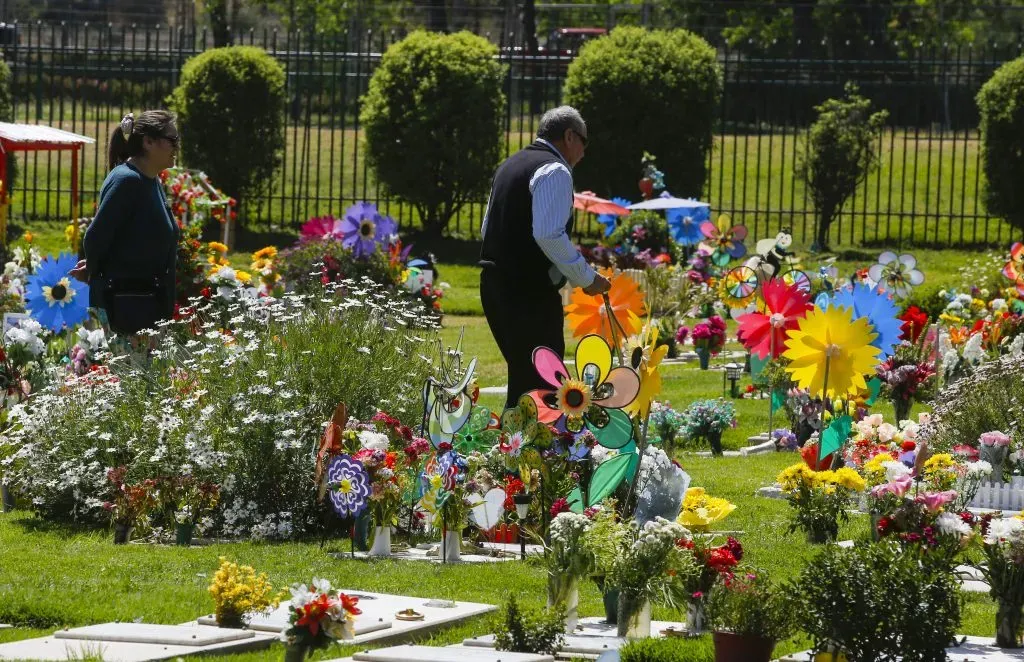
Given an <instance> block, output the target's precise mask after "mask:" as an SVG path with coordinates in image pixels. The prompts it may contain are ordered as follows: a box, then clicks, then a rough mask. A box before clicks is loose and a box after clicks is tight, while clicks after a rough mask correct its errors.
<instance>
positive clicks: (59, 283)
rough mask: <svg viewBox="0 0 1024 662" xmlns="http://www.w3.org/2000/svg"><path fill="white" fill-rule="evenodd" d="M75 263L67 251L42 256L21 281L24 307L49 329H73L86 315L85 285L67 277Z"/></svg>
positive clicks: (87, 291)
mask: <svg viewBox="0 0 1024 662" xmlns="http://www.w3.org/2000/svg"><path fill="white" fill-rule="evenodd" d="M77 262H78V260H77V259H76V258H75V257H74V256H73V255H71V254H70V253H61V254H60V256H58V257H57V258H53V257H50V256H46V257H45V258H43V261H42V262H41V263H40V264H39V267H38V269H36V272H35V273H34V274H32V275H31V276H29V277H28V281H27V282H26V284H25V308H26V309H27V310H28V312H29V314H30V315H32V318H33V319H34V320H36V321H37V322H39V323H40V324H42V325H43V326H45V327H46V328H48V329H50V330H51V331H55V332H58V331H60V330H62V329H63V328H65V327H67V328H69V329H70V328H73V327H75V326H77V325H79V324H81V323H82V322H84V321H85V320H86V318H87V317H88V316H89V286H88V285H86V284H85V283H81V282H79V281H77V280H75V279H74V278H71V277H70V276H68V272H69V271H71V270H72V269H74V268H75V264H76V263H77Z"/></svg>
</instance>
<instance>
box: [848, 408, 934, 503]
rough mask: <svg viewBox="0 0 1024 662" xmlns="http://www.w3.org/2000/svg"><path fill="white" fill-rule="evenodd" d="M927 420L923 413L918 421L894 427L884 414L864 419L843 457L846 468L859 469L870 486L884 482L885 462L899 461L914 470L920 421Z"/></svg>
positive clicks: (854, 429) (853, 430)
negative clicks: (883, 464) (883, 465)
mask: <svg viewBox="0 0 1024 662" xmlns="http://www.w3.org/2000/svg"><path fill="white" fill-rule="evenodd" d="M927 419H928V415H927V414H921V415H920V416H919V417H918V422H914V421H911V420H901V421H900V422H899V424H898V425H893V424H891V423H887V422H886V421H885V419H884V417H883V416H882V415H881V414H871V415H869V416H865V417H864V418H862V419H860V420H859V421H857V422H856V423H855V424H854V426H853V429H852V432H853V439H852V441H851V443H850V444H849V445H848V446H847V448H846V451H845V454H844V459H845V460H846V463H847V465H848V466H852V467H855V468H857V469H858V470H859V471H860V472H861V475H863V476H864V479H865V480H866V481H867V483H868V486H869V487H873V486H875V485H878V484H880V483H882V482H884V481H885V470H884V467H882V463H884V462H889V461H898V462H901V463H903V464H905V465H906V466H908V467H912V466H913V465H914V462H915V460H916V458H917V439H918V435H919V434H920V432H919V431H920V427H921V423H920V422H921V421H925V420H927Z"/></svg>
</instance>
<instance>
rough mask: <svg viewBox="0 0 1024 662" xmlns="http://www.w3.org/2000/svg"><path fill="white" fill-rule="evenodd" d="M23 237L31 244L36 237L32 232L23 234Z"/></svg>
mask: <svg viewBox="0 0 1024 662" xmlns="http://www.w3.org/2000/svg"><path fill="white" fill-rule="evenodd" d="M21 238H22V239H24V240H25V242H26V243H29V244H31V243H32V240H33V239H35V237H34V236H32V233H31V232H26V233H25V234H23V235H21Z"/></svg>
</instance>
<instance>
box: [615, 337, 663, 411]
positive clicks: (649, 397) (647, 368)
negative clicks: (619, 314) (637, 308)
mask: <svg viewBox="0 0 1024 662" xmlns="http://www.w3.org/2000/svg"><path fill="white" fill-rule="evenodd" d="M643 335H644V336H646V337H641V338H639V339H638V340H639V342H638V343H637V345H636V346H635V347H634V349H639V350H640V352H641V355H642V356H643V359H642V360H641V361H640V366H639V367H638V368H637V372H639V373H640V391H639V393H637V396H636V399H634V400H633V402H631V403H630V404H629V405H627V406H626V407H624V408H623V410H624V411H625V412H626V413H627V414H638V415H639V416H640V419H641V420H643V419H645V418H647V416H648V415H649V414H650V413H651V403H652V402H653V401H654V398H656V397H658V394H659V393H661V373H660V372H659V371H658V366H659V365H660V364H661V361H662V360H663V359H664V358H665V355H666V354H668V345H661V346H660V347H659V346H658V327H656V326H652V325H650V324H648V325H647V328H646V329H645V333H644V334H643ZM632 353H633V352H630V354H632Z"/></svg>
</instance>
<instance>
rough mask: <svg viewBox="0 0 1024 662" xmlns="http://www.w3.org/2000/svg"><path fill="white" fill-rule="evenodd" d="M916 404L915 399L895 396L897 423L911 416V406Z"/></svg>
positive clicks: (894, 406)
mask: <svg viewBox="0 0 1024 662" xmlns="http://www.w3.org/2000/svg"><path fill="white" fill-rule="evenodd" d="M913 404H914V401H913V400H911V399H910V398H893V400H892V408H893V410H894V411H895V413H896V423H897V424H899V422H900V421H905V420H907V419H908V418H910V407H911V405H913Z"/></svg>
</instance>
